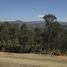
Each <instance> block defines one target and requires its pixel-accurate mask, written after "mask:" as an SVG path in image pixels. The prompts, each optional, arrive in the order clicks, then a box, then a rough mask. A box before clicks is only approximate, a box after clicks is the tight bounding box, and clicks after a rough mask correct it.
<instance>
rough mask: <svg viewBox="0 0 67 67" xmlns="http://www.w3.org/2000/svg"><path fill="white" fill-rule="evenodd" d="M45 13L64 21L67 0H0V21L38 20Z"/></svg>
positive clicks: (66, 11) (66, 15)
mask: <svg viewBox="0 0 67 67" xmlns="http://www.w3.org/2000/svg"><path fill="white" fill-rule="evenodd" d="M46 14H54V15H55V16H56V17H57V19H58V21H65V22H66V21H67V0H0V21H11V20H12V21H13V20H22V21H40V20H43V19H42V16H44V15H46Z"/></svg>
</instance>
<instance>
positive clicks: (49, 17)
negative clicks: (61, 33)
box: [43, 14, 57, 25]
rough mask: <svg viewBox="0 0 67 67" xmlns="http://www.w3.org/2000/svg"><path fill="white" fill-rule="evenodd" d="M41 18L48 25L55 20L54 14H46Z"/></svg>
mask: <svg viewBox="0 0 67 67" xmlns="http://www.w3.org/2000/svg"><path fill="white" fill-rule="evenodd" d="M43 19H44V20H45V22H46V25H50V24H51V23H53V22H55V21H56V20H57V18H56V16H55V15H52V14H47V15H45V16H44V17H43Z"/></svg>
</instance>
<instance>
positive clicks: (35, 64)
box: [0, 52, 67, 67]
mask: <svg viewBox="0 0 67 67" xmlns="http://www.w3.org/2000/svg"><path fill="white" fill-rule="evenodd" d="M0 67H67V57H66V56H49V55H40V54H16V53H5V52H0Z"/></svg>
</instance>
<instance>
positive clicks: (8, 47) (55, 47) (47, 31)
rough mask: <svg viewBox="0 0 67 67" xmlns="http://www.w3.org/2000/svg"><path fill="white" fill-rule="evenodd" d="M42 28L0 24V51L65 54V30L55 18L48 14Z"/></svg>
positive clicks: (66, 43) (66, 31)
mask: <svg viewBox="0 0 67 67" xmlns="http://www.w3.org/2000/svg"><path fill="white" fill-rule="evenodd" d="M43 19H44V20H45V23H46V26H45V27H44V28H33V29H31V28H29V27H27V26H26V24H22V25H21V26H19V25H18V24H15V25H13V24H10V23H9V22H4V23H0V51H8V52H16V53H42V54H43V53H50V52H53V53H57V52H60V53H66V52H67V29H64V28H63V27H62V26H61V25H60V24H59V23H58V22H57V18H56V17H55V16H54V15H52V14H48V15H45V16H44V17H43Z"/></svg>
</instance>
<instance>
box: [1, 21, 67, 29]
mask: <svg viewBox="0 0 67 67" xmlns="http://www.w3.org/2000/svg"><path fill="white" fill-rule="evenodd" d="M0 22H1V23H2V21H0ZM6 22H9V23H10V24H19V25H22V24H26V25H27V26H28V27H41V28H43V27H44V26H45V22H44V21H28V22H27V21H26V22H25V21H21V20H16V21H6ZM59 23H60V24H61V25H62V26H63V27H64V28H66V29H67V22H59Z"/></svg>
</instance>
